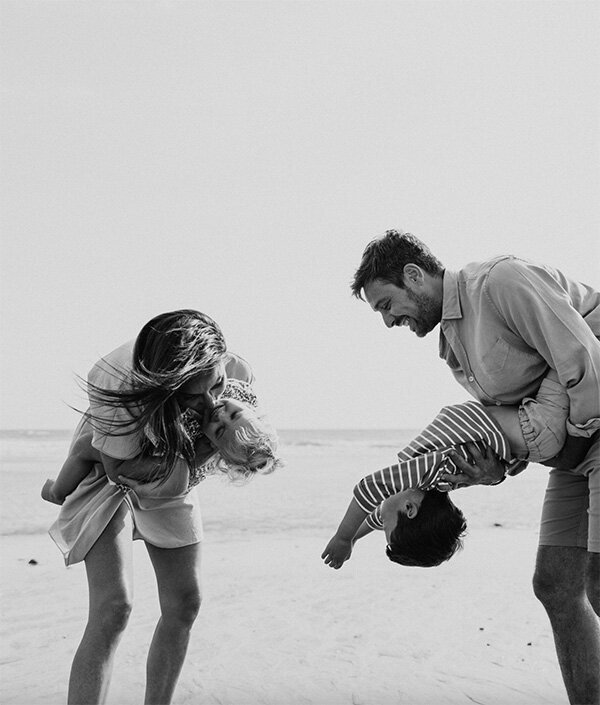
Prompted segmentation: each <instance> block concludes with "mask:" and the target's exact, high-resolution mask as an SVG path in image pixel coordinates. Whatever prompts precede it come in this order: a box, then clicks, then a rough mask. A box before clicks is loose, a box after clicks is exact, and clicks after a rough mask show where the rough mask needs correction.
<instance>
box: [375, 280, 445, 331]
mask: <svg viewBox="0 0 600 705" xmlns="http://www.w3.org/2000/svg"><path fill="white" fill-rule="evenodd" d="M404 280H405V284H406V286H405V288H404V289H401V288H400V287H399V286H397V285H396V284H392V283H390V282H386V281H384V280H383V279H374V280H373V281H371V282H369V283H368V284H367V285H366V286H365V288H364V294H365V299H366V300H367V303H368V304H369V306H370V307H371V308H372V309H373V311H375V312H376V313H380V314H381V317H382V318H383V322H384V323H385V325H386V326H387V327H388V328H393V327H394V326H408V327H409V328H410V330H411V331H412V332H413V333H414V334H415V335H417V336H418V337H419V338H423V337H424V336H426V335H427V333H430V332H431V331H432V330H433V329H434V328H435V327H436V326H437V324H438V323H439V322H440V320H441V318H442V302H441V300H439V301H438V300H437V299H436V297H435V296H434V294H433V293H428V292H427V291H426V287H425V286H424V284H423V282H422V281H420V283H415V282H413V281H412V280H411V279H409V278H408V277H406V276H405V277H404Z"/></svg>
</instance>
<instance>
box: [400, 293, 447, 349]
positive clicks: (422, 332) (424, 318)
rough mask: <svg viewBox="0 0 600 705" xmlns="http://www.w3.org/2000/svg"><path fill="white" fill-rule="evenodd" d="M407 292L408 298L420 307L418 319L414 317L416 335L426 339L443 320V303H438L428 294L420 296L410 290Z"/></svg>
mask: <svg viewBox="0 0 600 705" xmlns="http://www.w3.org/2000/svg"><path fill="white" fill-rule="evenodd" d="M405 291H406V295H407V296H408V298H409V299H410V300H411V301H413V302H414V303H415V304H417V307H418V314H417V316H418V317H417V316H412V318H413V320H414V322H415V328H416V330H415V334H416V335H417V336H418V337H419V338H424V337H425V336H426V335H427V333H431V331H432V330H433V329H434V328H435V327H436V326H437V324H438V323H439V322H440V321H441V320H442V302H441V301H440V302H439V303H437V302H436V301H435V300H434V299H433V298H432V297H430V296H427V294H418V293H415V292H414V291H412V290H411V289H408V288H407V289H405Z"/></svg>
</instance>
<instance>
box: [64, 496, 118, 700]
mask: <svg viewBox="0 0 600 705" xmlns="http://www.w3.org/2000/svg"><path fill="white" fill-rule="evenodd" d="M128 514H129V510H128V509H127V507H126V506H125V504H123V505H122V506H121V507H120V509H119V510H118V511H117V513H116V514H115V516H114V517H113V518H112V519H111V521H110V523H109V524H108V526H107V527H106V529H105V530H104V531H103V532H102V534H101V535H100V538H99V539H98V540H97V541H96V543H95V544H94V546H93V547H92V549H91V550H90V552H89V553H88V555H87V556H86V558H85V568H86V572H87V579H88V587H89V615H88V623H87V626H86V628H85V632H84V634H83V638H82V640H81V643H80V644H79V648H78V649H77V652H76V654H75V658H74V659H73V665H72V667H71V678H70V680H69V696H68V703H69V705H100V704H101V703H104V702H105V700H106V695H107V693H108V686H109V683H110V677H111V674H112V667H113V660H114V655H115V651H116V648H117V645H118V643H119V641H120V638H121V635H122V634H123V631H124V629H125V627H126V626H127V621H128V619H129V613H130V612H131V598H132V571H131V567H132V539H131V526H130V523H129V520H128Z"/></svg>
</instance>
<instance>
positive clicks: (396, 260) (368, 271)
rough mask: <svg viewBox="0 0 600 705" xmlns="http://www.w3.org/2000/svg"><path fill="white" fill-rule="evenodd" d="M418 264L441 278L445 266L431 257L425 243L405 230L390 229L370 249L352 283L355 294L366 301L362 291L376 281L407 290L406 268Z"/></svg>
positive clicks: (367, 247)
mask: <svg viewBox="0 0 600 705" xmlns="http://www.w3.org/2000/svg"><path fill="white" fill-rule="evenodd" d="M407 264H416V265H418V266H419V267H421V269H423V270H424V271H425V272H427V273H428V274H431V275H433V276H437V275H441V274H442V272H443V271H444V265H443V264H442V263H441V262H440V261H439V259H437V257H434V256H433V255H432V254H431V251H430V250H429V248H428V247H427V245H426V244H425V243H424V242H421V240H419V238H418V237H415V236H414V235H411V234H410V233H403V232H402V231H401V230H387V231H386V233H385V235H383V236H382V237H379V238H377V239H375V240H371V242H370V243H369V244H368V245H367V246H366V248H365V251H364V252H363V256H362V259H361V261H360V265H359V267H358V269H357V270H356V273H355V274H354V280H353V281H352V284H351V289H352V293H353V294H354V296H356V298H357V299H362V298H363V297H362V290H363V289H364V288H365V286H366V285H367V284H369V282H372V281H373V280H374V279H382V280H383V281H386V282H390V283H391V284H395V285H396V286H397V287H400V289H404V267H405V265H407Z"/></svg>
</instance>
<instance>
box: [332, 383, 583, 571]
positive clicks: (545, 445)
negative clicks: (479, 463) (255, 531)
mask: <svg viewBox="0 0 600 705" xmlns="http://www.w3.org/2000/svg"><path fill="white" fill-rule="evenodd" d="M568 413H569V401H568V396H567V393H566V391H565V389H564V388H563V387H562V386H561V385H560V384H559V383H558V377H557V375H556V373H555V372H554V371H550V373H549V374H548V376H547V377H546V378H545V379H544V381H543V382H542V384H541V385H540V389H539V391H538V394H537V396H536V398H535V399H531V398H527V399H524V400H523V402H522V403H521V405H520V406H519V407H509V406H504V407H490V406H483V405H482V404H480V403H479V402H476V401H468V402H465V403H464V404H457V405H455V406H448V407H445V408H444V409H442V411H441V412H440V413H439V414H438V416H437V417H436V418H435V419H434V421H433V422H432V423H431V424H429V426H427V428H425V429H424V430H423V431H422V432H421V434H420V435H419V436H418V437H417V438H416V439H414V440H413V441H412V442H411V443H410V444H409V445H408V446H407V447H406V448H404V449H403V450H402V451H400V452H399V453H398V460H399V461H400V462H399V463H398V464H396V465H392V466H390V467H388V468H384V469H383V470H380V471H379V472H376V473H374V474H372V475H368V476H366V477H364V478H363V479H362V480H361V481H360V482H359V483H358V484H357V485H356V487H355V488H354V497H353V499H352V501H351V502H350V505H349V506H348V509H347V511H346V514H345V516H344V518H343V519H342V522H341V523H340V526H339V527H338V530H337V532H336V534H335V535H334V536H333V538H332V539H331V540H330V542H329V543H328V545H327V547H326V548H325V551H324V552H323V554H322V556H321V557H322V558H323V559H324V560H325V562H326V563H327V564H329V565H330V566H331V567H332V568H340V567H341V566H342V565H343V563H344V562H345V561H346V560H348V558H349V557H350V554H351V551H352V545H353V543H354V541H356V540H357V539H359V538H361V537H362V536H365V535H366V534H367V533H369V532H370V531H372V530H373V529H383V530H384V531H385V535H386V538H387V542H388V546H387V548H386V553H387V556H388V557H389V558H390V560H392V561H394V562H396V563H401V564H403V565H414V566H436V565H439V564H440V563H442V562H443V561H445V560H448V559H449V558H451V557H452V556H453V555H454V553H455V552H456V551H457V550H458V549H459V548H460V547H461V545H462V541H461V538H462V536H463V534H464V532H465V530H466V522H465V519H464V516H463V514H462V512H461V511H460V509H458V508H457V507H456V506H455V505H454V504H453V503H452V502H451V501H450V499H449V497H448V494H447V490H448V489H449V486H448V485H447V484H446V483H444V481H443V477H442V476H443V475H444V473H451V474H454V473H456V472H457V466H456V464H455V463H454V461H453V460H452V453H453V452H455V453H458V454H459V456H462V457H463V458H464V459H466V460H470V456H469V452H468V450H467V448H466V447H465V445H464V444H465V443H469V442H472V443H475V444H476V446H477V447H478V449H479V450H480V451H485V448H486V447H489V448H491V450H492V451H493V452H494V453H495V455H496V456H497V457H498V458H500V460H502V461H503V462H504V463H505V475H504V477H506V475H507V474H508V475H515V474H517V473H518V472H520V471H521V470H523V469H524V467H525V465H526V464H527V462H538V463H539V462H544V461H547V460H549V459H550V458H553V457H554V456H556V455H557V454H558V453H559V452H560V450H561V449H562V447H563V446H564V444H565V440H566V436H567V432H566V421H567V417H568ZM590 432H593V431H592V430H591V429H590ZM504 477H502V478H500V480H499V482H502V480H503V479H504ZM496 484H498V483H496Z"/></svg>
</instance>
